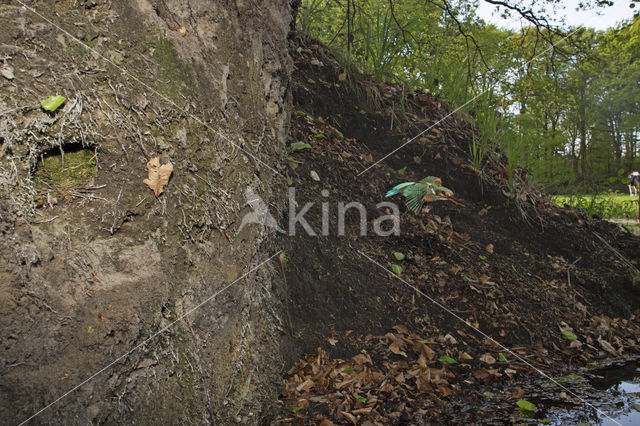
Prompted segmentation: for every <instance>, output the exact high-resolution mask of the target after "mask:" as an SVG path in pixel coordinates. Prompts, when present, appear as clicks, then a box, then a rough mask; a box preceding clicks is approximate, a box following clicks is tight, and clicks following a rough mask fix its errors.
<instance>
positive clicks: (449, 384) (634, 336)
mask: <svg viewBox="0 0 640 426" xmlns="http://www.w3.org/2000/svg"><path fill="white" fill-rule="evenodd" d="M292 56H293V57H294V60H295V67H296V71H295V72H294V75H293V77H294V83H293V84H294V88H293V95H294V96H293V97H294V111H297V112H296V113H295V114H294V116H293V117H292V125H291V137H290V142H291V143H292V144H296V145H295V146H297V147H299V148H300V149H297V150H296V149H292V150H291V151H292V152H291V154H290V155H291V157H292V159H293V160H295V161H293V163H294V166H295V169H294V170H290V171H289V174H290V178H291V181H292V183H293V186H295V190H296V192H295V196H296V199H295V202H296V204H297V207H295V208H293V212H298V213H299V212H300V211H301V210H302V208H303V206H305V205H306V204H307V203H314V205H312V206H311V207H310V208H309V210H308V212H307V213H306V214H305V215H304V218H305V219H306V220H307V222H308V224H309V227H310V228H311V229H312V230H313V231H314V232H315V234H316V235H309V233H308V232H305V230H304V229H303V227H302V226H301V225H300V224H298V227H297V229H296V232H295V235H294V236H291V237H283V240H282V245H283V246H284V247H286V252H287V254H288V258H289V260H288V262H287V263H286V264H285V265H284V268H285V272H286V281H287V285H288V289H289V294H290V299H289V301H288V309H289V325H290V333H291V336H292V337H291V347H292V349H293V350H292V351H291V357H290V359H289V366H290V367H291V369H290V370H289V372H288V375H287V378H286V381H285V385H284V389H283V392H282V395H281V401H280V402H281V405H282V408H281V414H280V416H279V417H278V419H277V420H276V421H275V422H276V423H286V422H300V421H303V420H304V421H307V422H317V423H319V424H331V422H350V423H354V424H355V423H363V424H388V423H401V422H411V423H422V422H426V421H433V420H436V419H437V420H438V421H478V420H483V421H486V420H494V421H497V420H503V421H507V420H509V419H511V421H513V420H514V419H516V420H517V419H519V418H520V416H521V414H522V413H521V411H522V410H520V411H519V409H518V407H517V406H516V405H515V404H516V402H517V401H518V400H521V399H526V398H527V395H526V394H525V392H524V391H523V390H522V389H523V388H524V383H527V382H528V381H529V380H530V378H531V377H534V376H536V375H538V376H539V375H541V374H544V375H546V376H548V377H554V376H557V375H559V374H560V372H563V371H565V369H567V368H570V369H573V368H575V367H577V366H593V365H596V364H597V363H600V362H602V361H603V360H604V359H607V358H611V357H614V358H615V357H625V356H629V355H630V354H632V353H637V352H638V351H640V327H638V325H637V315H638V312H637V309H638V307H640V293H639V292H638V291H637V287H636V285H634V283H633V276H634V274H637V261H638V254H639V253H640V239H638V238H637V237H634V236H633V235H631V234H629V233H628V232H624V231H623V230H620V229H619V228H617V227H616V226H615V225H612V224H609V223H607V222H604V221H600V220H596V219H592V218H587V217H585V216H581V215H580V214H578V213H576V212H574V211H571V210H568V209H562V208H559V207H557V206H555V205H553V204H552V203H551V202H550V201H549V199H548V198H547V197H546V196H544V195H543V194H540V193H539V192H538V191H536V190H535V189H533V188H531V187H530V186H529V185H528V184H527V181H526V174H525V173H524V172H522V171H520V170H517V171H515V172H514V173H513V180H512V181H511V182H509V180H508V175H509V173H508V170H507V168H506V164H505V162H504V161H503V160H502V158H501V156H500V154H499V153H497V152H491V153H489V154H487V156H486V157H485V159H484V161H483V163H482V165H481V167H480V168H477V167H475V166H474V163H473V161H472V159H471V158H470V155H469V144H470V142H471V140H472V139H473V135H474V134H477V132H478V131H477V129H476V128H475V127H474V125H473V124H472V123H471V122H470V121H468V120H467V119H466V118H465V117H463V116H462V115H460V114H454V115H451V116H448V114H449V109H448V108H447V106H446V105H445V104H444V103H443V102H442V101H440V100H439V99H438V98H437V97H435V96H432V95H430V94H426V93H419V92H418V93H413V94H410V95H408V96H404V94H403V90H402V88H401V87H399V86H396V85H392V84H381V85H378V84H373V83H370V82H367V81H362V80H360V81H356V80H353V79H352V77H349V76H346V74H345V73H344V71H343V69H342V67H341V66H340V65H339V64H338V63H337V62H336V61H335V60H333V59H332V58H331V55H330V54H329V53H328V51H327V49H326V48H325V47H323V46H321V45H319V44H318V43H316V42H314V41H312V40H306V39H305V40H301V39H299V40H295V42H294V45H293V47H292ZM345 77H346V78H345ZM400 106H402V108H400ZM447 116H448V117H447ZM445 117H446V118H445ZM441 120H442V121H441ZM427 128H431V130H429V131H428V132H425V133H424V134H422V135H421V136H420V137H419V138H417V139H416V140H414V141H413V142H411V143H408V144H406V146H402V145H403V144H405V143H406V142H407V141H408V140H409V139H410V138H411V137H413V136H414V135H416V134H420V133H421V132H422V131H423V130H424V129H427ZM305 143H306V144H308V145H309V146H308V147H307V146H306V145H304V144H305ZM398 148H400V149H398ZM396 149H398V150H397V151H395V150H396ZM389 154H390V155H389ZM387 155H389V156H388V158H386V156H387ZM381 158H384V161H382V162H380V163H376V161H377V160H379V159H381ZM426 176H438V177H440V178H441V179H442V182H443V185H444V186H446V187H448V188H451V189H453V191H454V192H455V198H456V199H457V200H459V201H461V202H462V203H463V206H459V205H456V204H453V203H449V202H436V203H428V204H427V205H426V206H425V207H424V208H423V210H422V211H421V212H420V214H417V215H416V214H414V213H413V212H411V211H410V210H409V209H407V208H406V206H405V205H404V201H402V199H401V198H400V197H396V198H393V199H391V201H394V202H396V203H399V204H400V205H401V207H400V209H401V210H400V212H399V213H398V214H399V220H400V226H401V230H400V233H399V235H393V234H391V235H387V236H379V235H376V233H375V232H374V229H375V226H376V225H379V224H380V223H381V222H385V225H386V226H387V228H385V227H384V226H385V225H383V228H384V229H386V230H388V225H389V223H390V221H391V219H390V216H389V215H393V214H394V212H393V208H391V207H390V206H385V205H381V204H379V203H381V202H383V201H390V200H389V199H387V198H385V193H386V191H387V190H389V189H390V188H392V187H393V186H395V185H397V184H398V183H401V182H403V181H417V180H420V179H422V178H424V177H426ZM352 201H355V202H358V203H361V204H362V205H363V206H364V212H359V211H358V210H357V209H351V210H348V211H347V212H346V214H345V215H344V233H340V232H339V229H340V223H341V219H340V215H341V210H340V207H339V205H340V203H343V207H344V205H346V203H349V202H352ZM291 209H292V208H291V207H290V215H291V211H292V210H291ZM363 218H364V221H365V222H364V223H365V225H366V226H365V228H366V234H367V235H366V236H363V235H362V232H361V229H362V228H361V220H362V219H363ZM290 220H291V217H290ZM289 232H290V233H292V229H289ZM396 253H399V255H396ZM394 265H396V266H394ZM392 270H395V272H396V274H392V273H391V271H392ZM305 353H306V354H311V355H303V354H305ZM299 357H302V359H300V360H299ZM594 363H595V364H594ZM562 374H566V373H562ZM490 385H491V386H494V388H493V390H492V392H490V393H491V394H493V393H494V392H496V390H495V387H496V386H497V387H498V388H499V389H501V391H502V394H501V397H500V398H498V400H499V402H496V404H498V405H500V404H502V405H500V406H501V407H503V408H502V409H501V410H497V409H496V408H495V406H491V408H490V409H489V408H488V407H490V401H489V400H490V399H491V398H490V397H488V396H486V395H485V394H483V392H485V390H484V389H485V388H486V387H488V386H490ZM527 389H528V388H527ZM561 391H562V392H565V393H566V392H567V389H562V388H560V389H559V390H558V392H561ZM569 397H571V391H570V390H569ZM494 402H495V399H494ZM494 405H495V404H494ZM482 407H485V408H482ZM533 415H534V417H535V413H533Z"/></svg>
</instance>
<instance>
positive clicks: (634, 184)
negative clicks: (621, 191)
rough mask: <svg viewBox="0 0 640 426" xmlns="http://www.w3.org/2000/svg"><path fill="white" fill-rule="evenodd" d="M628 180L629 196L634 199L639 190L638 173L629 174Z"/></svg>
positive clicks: (639, 173)
mask: <svg viewBox="0 0 640 426" xmlns="http://www.w3.org/2000/svg"><path fill="white" fill-rule="evenodd" d="M629 180H630V182H629V196H630V197H634V196H636V195H638V190H640V172H631V174H630V175H629Z"/></svg>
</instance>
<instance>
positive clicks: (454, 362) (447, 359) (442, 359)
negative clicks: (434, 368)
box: [438, 355, 458, 364]
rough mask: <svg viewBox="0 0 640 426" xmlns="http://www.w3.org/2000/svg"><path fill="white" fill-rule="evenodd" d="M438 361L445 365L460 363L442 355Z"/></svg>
mask: <svg viewBox="0 0 640 426" xmlns="http://www.w3.org/2000/svg"><path fill="white" fill-rule="evenodd" d="M438 361H440V362H443V363H445V364H457V363H458V361H456V360H455V359H453V358H451V357H450V356H448V355H442V356H441V357H440V358H438Z"/></svg>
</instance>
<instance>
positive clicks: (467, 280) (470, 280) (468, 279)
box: [462, 275, 478, 284]
mask: <svg viewBox="0 0 640 426" xmlns="http://www.w3.org/2000/svg"><path fill="white" fill-rule="evenodd" d="M462 279H463V280H465V281H466V282H468V283H474V284H475V283H477V282H478V280H474V279H473V278H469V277H468V276H466V275H464V276H463V277H462Z"/></svg>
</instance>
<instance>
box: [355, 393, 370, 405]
mask: <svg viewBox="0 0 640 426" xmlns="http://www.w3.org/2000/svg"><path fill="white" fill-rule="evenodd" d="M353 396H354V397H355V398H356V399H357V400H358V401H360V402H362V403H363V404H364V403H365V402H367V398H365V397H364V396H360V395H358V394H357V393H356V394H354V395H353Z"/></svg>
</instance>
